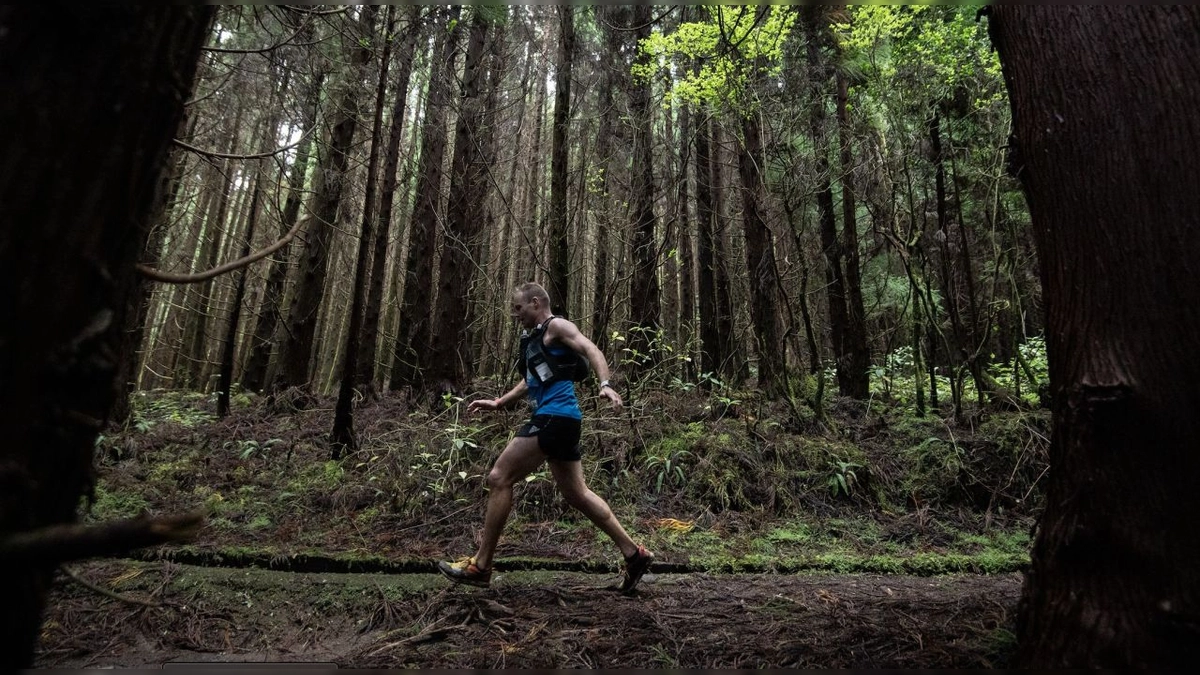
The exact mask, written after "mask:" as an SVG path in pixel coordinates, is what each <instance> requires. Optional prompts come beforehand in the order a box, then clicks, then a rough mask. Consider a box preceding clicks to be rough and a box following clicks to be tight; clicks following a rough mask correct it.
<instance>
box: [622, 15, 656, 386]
mask: <svg viewBox="0 0 1200 675" xmlns="http://www.w3.org/2000/svg"><path fill="white" fill-rule="evenodd" d="M632 19H633V30H634V41H635V43H636V44H640V43H641V41H642V40H645V39H647V38H649V37H650V6H649V5H636V6H635V7H634V9H633V15H632ZM647 59H649V56H648V55H647V54H644V53H639V55H638V56H637V57H636V58H635V61H645V60H647ZM650 115H651V111H650V81H649V80H648V79H647V80H645V81H643V82H636V83H631V87H630V90H629V116H630V118H631V119H632V122H633V125H634V135H633V153H632V154H633V169H632V171H633V185H632V187H631V192H632V193H633V194H632V200H631V201H632V202H633V208H632V213H631V215H632V216H633V221H632V222H631V223H630V226H631V227H630V230H631V233H632V240H633V260H634V263H633V264H634V267H633V274H632V276H631V278H630V289H629V295H630V314H631V316H630V323H631V324H632V325H631V326H630V332H631V335H630V337H629V343H628V344H629V349H630V351H631V353H632V354H634V358H633V359H631V361H630V369H631V370H630V375H631V376H632V377H634V378H637V377H640V376H642V375H645V374H646V372H647V371H649V370H650V369H651V368H653V367H654V366H655V365H656V364H657V363H658V360H659V354H658V349H659V348H658V345H657V344H656V338H657V333H658V330H659V327H660V321H661V316H660V314H661V308H660V300H659V297H658V292H659V288H658V241H657V239H656V236H655V229H656V227H657V219H656V218H655V215H654V148H653V137H652V133H653V132H652V125H651V123H650Z"/></svg>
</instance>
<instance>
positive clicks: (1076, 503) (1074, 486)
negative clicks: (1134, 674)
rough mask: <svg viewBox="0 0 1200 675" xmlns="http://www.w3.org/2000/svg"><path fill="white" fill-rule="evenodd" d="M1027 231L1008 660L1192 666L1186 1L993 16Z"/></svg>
mask: <svg viewBox="0 0 1200 675" xmlns="http://www.w3.org/2000/svg"><path fill="white" fill-rule="evenodd" d="M991 12H992V18H991V20H990V22H989V23H990V26H989V27H990V30H991V32H992V39H993V43H994V44H995V47H996V49H997V52H998V54H999V56H1000V60H1001V64H1002V66H1003V70H1004V78H1005V81H1006V82H1007V84H1008V88H1009V92H1010V97H1011V105H1012V114H1013V139H1012V146H1011V149H1012V152H1014V153H1015V154H1014V156H1013V160H1014V162H1013V165H1014V166H1015V167H1017V170H1018V172H1019V173H1018V176H1019V178H1020V179H1021V182H1022V184H1023V185H1024V188H1025V192H1026V196H1027V198H1028V202H1029V209H1030V214H1031V216H1032V220H1033V230H1034V232H1035V234H1036V241H1037V250H1038V256H1039V259H1040V263H1041V278H1042V284H1043V288H1044V295H1045V302H1046V308H1045V312H1046V331H1047V349H1048V353H1049V357H1050V389H1051V394H1052V399H1053V433H1052V438H1051V445H1050V465H1051V467H1052V471H1051V474H1050V478H1049V484H1048V485H1047V486H1046V507H1045V511H1044V513H1043V515H1042V518H1041V521H1040V524H1039V529H1038V533H1037V537H1036V540H1035V542H1034V546H1033V552H1032V566H1031V569H1030V572H1029V574H1028V576H1027V578H1026V582H1025V587H1024V590H1023V594H1022V599H1021V603H1020V606H1019V616H1018V625H1017V638H1018V643H1019V650H1018V657H1017V665H1018V666H1019V667H1037V668H1057V667H1100V668H1120V667H1138V668H1162V669H1183V668H1187V667H1191V666H1193V665H1194V664H1195V663H1196V661H1197V659H1198V658H1200V640H1197V639H1196V617H1197V616H1198V615H1200V576H1197V574H1196V571H1195V561H1196V560H1200V530H1198V529H1197V528H1196V524H1195V518H1194V515H1195V514H1196V513H1197V512H1198V511H1200V492H1197V490H1196V486H1195V483H1196V475H1197V474H1198V473H1200V453H1198V452H1197V447H1200V417H1198V416H1197V415H1196V411H1197V410H1200V388H1197V386H1196V383H1197V381H1200V358H1197V356H1196V355H1197V354H1198V353H1200V284H1197V283H1196V277H1195V273H1194V270H1195V266H1196V261H1197V260H1200V228H1197V226H1196V224H1197V222H1200V190H1197V189H1196V188H1197V185H1200V164H1197V163H1196V161H1195V158H1196V156H1197V155H1198V154H1200V117H1198V116H1197V115H1196V114H1195V111H1196V110H1198V109H1200V9H1197V8H1196V7H1195V6H1190V5H1187V6H1185V5H1179V6H1158V5H1155V6H1136V7H1135V6H1124V5H1121V6H1117V5H1114V6H1103V7H1101V6H1095V7H1092V6H1088V7H1084V6H1075V5H1070V6H1065V5H1064V6H1038V5H1005V4H999V5H994V6H993V7H992V10H991Z"/></svg>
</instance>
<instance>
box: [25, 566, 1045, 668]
mask: <svg viewBox="0 0 1200 675" xmlns="http://www.w3.org/2000/svg"><path fill="white" fill-rule="evenodd" d="M75 570H76V571H77V573H78V574H79V575H80V576H81V577H83V578H84V579H86V580H88V581H90V582H91V583H94V584H96V585H98V586H100V587H102V588H105V589H108V590H111V591H115V592H116V593H119V594H121V595H123V596H125V597H127V598H130V599H139V600H149V601H152V602H154V603H156V604H157V605H158V606H155V607H150V606H146V605H143V604H134V603H131V602H129V601H122V600H117V599H113V598H111V597H108V596H104V595H101V594H99V593H96V592H95V591H93V590H89V589H86V588H84V587H83V586H82V585H80V584H77V583H74V582H71V581H68V580H67V579H66V578H65V577H63V578H62V580H61V581H60V583H59V584H57V585H56V587H55V590H54V592H53V595H52V598H51V604H50V608H49V610H48V613H47V617H46V622H45V628H44V630H43V636H42V641H41V644H40V646H39V653H38V656H37V661H36V663H35V665H36V666H37V667H43V668H99V667H128V668H158V667H160V666H162V665H163V664H166V663H176V664H178V663H181V662H210V661H221V662H230V661H232V662H247V663H250V662H323V663H330V664H336V665H337V666H338V667H340V668H402V667H413V668H416V667H419V668H448V667H455V668H457V667H462V668H571V667H581V668H644V667H652V668H653V667H685V668H763V667H798V668H844V667H854V668H991V667H1004V666H1005V665H1006V663H1007V660H1008V658H1009V657H1010V655H1011V651H1012V648H1013V644H1014V643H1013V639H1012V631H1013V615H1014V610H1015V606H1016V601H1017V597H1018V594H1019V592H1020V584H1021V578H1020V575H1018V574H1005V575H995V576H985V575H954V576H939V577H914V576H891V575H888V576H882V575H823V574H822V575H817V574H814V575H771V574H737V575H708V574H673V573H659V574H657V575H653V576H648V577H647V579H646V581H645V582H644V583H643V585H642V586H641V587H639V590H638V591H637V593H636V594H635V595H634V596H630V597H627V596H623V595H621V594H620V593H619V592H617V590H616V587H617V583H618V581H619V577H618V576H617V575H615V574H585V573H572V572H559V571H521V572H509V573H502V574H499V575H497V577H496V578H494V580H493V585H492V587H491V588H489V589H476V588H470V587H460V586H453V585H450V584H448V583H447V582H445V581H444V580H443V579H441V578H440V577H438V576H437V575H432V574H395V575H392V574H331V573H296V572H276V571H269V570H263V569H230V568H220V569H218V568H203V567H196V566H190V565H180V564H176V563H163V562H157V563H147V562H137V561H130V560H120V561H102V562H93V563H88V564H83V565H79V566H77V567H76V568H75Z"/></svg>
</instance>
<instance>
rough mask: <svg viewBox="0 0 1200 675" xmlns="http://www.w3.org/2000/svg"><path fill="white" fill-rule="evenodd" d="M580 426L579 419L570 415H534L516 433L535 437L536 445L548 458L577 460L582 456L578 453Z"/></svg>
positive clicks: (562, 460)
mask: <svg viewBox="0 0 1200 675" xmlns="http://www.w3.org/2000/svg"><path fill="white" fill-rule="evenodd" d="M581 428H582V424H581V422H580V420H577V419H574V418H571V417H558V416H555V415H534V416H533V418H532V419H530V420H529V422H527V423H526V424H525V426H523V427H521V428H520V429H518V430H517V435H518V436H526V437H528V436H535V437H537V439H538V447H539V448H541V449H542V452H544V453H546V456H547V457H549V458H550V459H554V460H558V461H560V462H578V461H579V460H580V458H581V457H582V455H580V454H579V435H580V430H581Z"/></svg>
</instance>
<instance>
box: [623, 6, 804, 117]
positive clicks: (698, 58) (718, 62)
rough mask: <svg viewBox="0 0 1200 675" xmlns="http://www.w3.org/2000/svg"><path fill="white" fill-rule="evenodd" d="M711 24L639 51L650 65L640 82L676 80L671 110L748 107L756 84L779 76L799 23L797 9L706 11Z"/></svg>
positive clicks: (649, 42)
mask: <svg viewBox="0 0 1200 675" xmlns="http://www.w3.org/2000/svg"><path fill="white" fill-rule="evenodd" d="M704 10H705V13H706V14H707V17H708V18H707V20H706V21H703V22H688V23H683V24H680V25H679V27H678V28H677V29H676V30H675V31H673V32H672V33H670V34H663V33H655V34H653V35H651V36H650V37H649V38H648V39H646V40H644V41H643V42H642V44H641V45H640V49H641V51H642V53H643V55H645V56H646V57H648V58H646V59H645V61H644V62H643V63H641V64H639V65H637V66H634V75H635V76H636V77H652V76H654V75H655V74H656V73H658V72H660V71H662V70H663V69H669V70H670V71H671V72H672V73H673V75H674V78H673V83H672V85H673V86H672V88H671V90H670V91H669V92H667V101H666V105H670V103H671V101H672V100H673V99H680V100H684V101H688V102H690V103H725V104H731V105H734V106H735V107H742V106H744V96H743V94H744V93H745V92H746V88H747V83H748V82H749V81H751V79H752V78H759V77H763V76H772V75H777V74H778V73H779V71H780V69H781V68H782V58H783V45H784V43H785V42H786V40H787V37H788V35H789V34H790V33H791V30H792V25H793V24H794V23H795V20H796V13H795V11H794V9H793V8H790V7H783V6H771V7H759V6H755V5H742V6H727V5H719V6H713V7H705V8H704Z"/></svg>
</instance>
